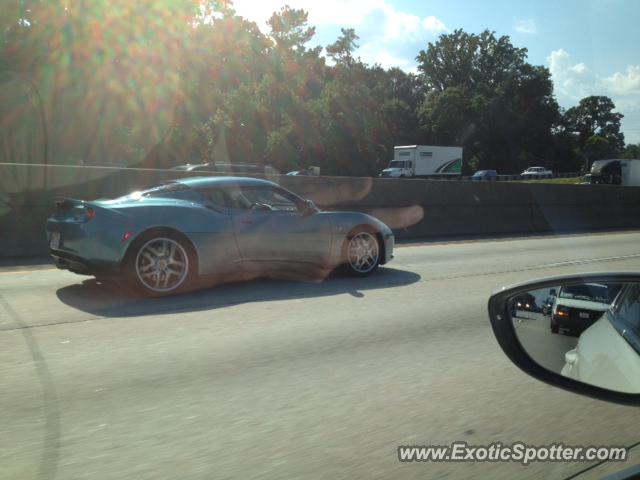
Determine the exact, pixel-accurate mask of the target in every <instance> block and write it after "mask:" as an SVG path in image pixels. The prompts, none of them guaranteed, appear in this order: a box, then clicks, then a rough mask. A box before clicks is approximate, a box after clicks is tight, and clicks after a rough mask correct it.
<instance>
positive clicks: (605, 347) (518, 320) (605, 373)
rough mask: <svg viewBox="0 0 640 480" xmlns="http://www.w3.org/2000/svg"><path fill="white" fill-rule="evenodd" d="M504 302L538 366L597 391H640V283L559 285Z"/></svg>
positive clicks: (522, 340)
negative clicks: (596, 388)
mask: <svg viewBox="0 0 640 480" xmlns="http://www.w3.org/2000/svg"><path fill="white" fill-rule="evenodd" d="M553 294H555V295H553ZM506 301H507V305H508V312H509V314H510V317H511V318H510V321H511V322H512V324H513V329H514V331H515V334H516V337H517V339H518V341H519V342H520V345H521V346H522V349H523V350H524V351H525V352H526V353H527V355H528V356H529V357H530V358H531V359H532V360H533V361H534V362H536V363H537V364H538V365H540V366H541V367H543V368H545V369H546V370H549V371H551V372H553V373H557V374H560V375H562V376H564V377H566V378H570V379H573V380H577V381H580V382H583V383H586V384H589V385H593V386H596V387H600V388H605V389H608V390H612V391H615V392H625V393H640V283H611V282H606V283H605V282H599V281H597V279H596V280H594V281H590V282H588V283H566V284H562V283H560V284H558V285H557V286H556V287H555V288H551V289H549V288H548V287H546V288H540V289H534V290H529V291H525V292H520V293H517V294H514V295H513V296H511V297H509V298H508V299H507V300H506Z"/></svg>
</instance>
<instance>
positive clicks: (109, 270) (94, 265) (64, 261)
mask: <svg viewBox="0 0 640 480" xmlns="http://www.w3.org/2000/svg"><path fill="white" fill-rule="evenodd" d="M49 253H50V254H51V256H52V257H53V260H54V262H55V265H56V267H57V268H59V269H61V270H69V271H70V272H73V273H78V274H81V275H97V276H99V275H115V274H118V273H119V272H120V265H118V264H114V263H111V262H100V261H98V262H96V261H91V260H88V259H86V258H82V257H80V256H78V255H75V254H73V253H69V252H65V251H63V250H53V249H50V250H49Z"/></svg>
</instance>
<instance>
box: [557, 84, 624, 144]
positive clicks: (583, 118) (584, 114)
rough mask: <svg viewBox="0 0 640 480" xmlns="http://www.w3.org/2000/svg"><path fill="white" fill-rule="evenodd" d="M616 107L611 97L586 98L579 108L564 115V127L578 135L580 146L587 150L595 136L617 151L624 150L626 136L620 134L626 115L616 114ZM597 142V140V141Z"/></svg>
mask: <svg viewBox="0 0 640 480" xmlns="http://www.w3.org/2000/svg"><path fill="white" fill-rule="evenodd" d="M615 108H616V106H615V104H614V103H613V101H612V100H611V99H610V98H609V97H605V96H595V95H594V96H590V97H585V98H583V99H582V100H580V102H579V103H578V105H577V106H575V107H571V108H570V109H569V110H567V111H566V113H565V114H564V127H565V129H566V130H568V131H570V132H574V133H576V134H578V137H579V145H580V147H581V148H586V144H587V141H588V140H589V139H590V138H591V137H593V136H594V135H598V136H600V137H603V138H605V139H606V140H607V141H608V143H609V144H610V145H612V146H613V147H614V148H616V149H617V150H622V149H623V148H624V135H623V134H622V132H620V122H621V120H622V118H623V116H624V115H622V114H621V113H618V112H614V110H615ZM596 142H597V140H596Z"/></svg>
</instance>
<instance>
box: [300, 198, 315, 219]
mask: <svg viewBox="0 0 640 480" xmlns="http://www.w3.org/2000/svg"><path fill="white" fill-rule="evenodd" d="M300 211H301V212H302V215H304V216H305V217H307V216H309V215H313V214H314V213H317V212H318V207H316V204H315V203H313V202H312V201H311V200H304V201H303V202H302V206H301V208H300Z"/></svg>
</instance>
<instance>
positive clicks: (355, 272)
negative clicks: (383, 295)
mask: <svg viewBox="0 0 640 480" xmlns="http://www.w3.org/2000/svg"><path fill="white" fill-rule="evenodd" d="M359 238H362V239H366V242H367V243H370V242H371V241H375V246H376V247H375V248H376V251H377V255H376V257H375V259H372V262H371V264H369V265H364V266H363V267H361V268H358V267H357V263H358V262H357V259H356V258H353V257H350V254H349V251H350V247H351V246H352V242H356V241H358V240H357V239H359ZM353 246H354V247H355V245H353ZM382 253H383V249H382V245H381V244H380V237H379V235H378V234H377V232H375V231H373V230H372V229H368V228H357V229H355V230H353V231H352V232H351V233H349V235H348V236H347V238H346V239H345V241H344V244H343V247H342V259H343V266H342V268H343V271H344V272H345V273H346V274H347V275H349V276H351V277H368V276H369V275H371V274H372V273H374V272H375V271H376V270H378V267H379V266H380V257H381V255H382Z"/></svg>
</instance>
